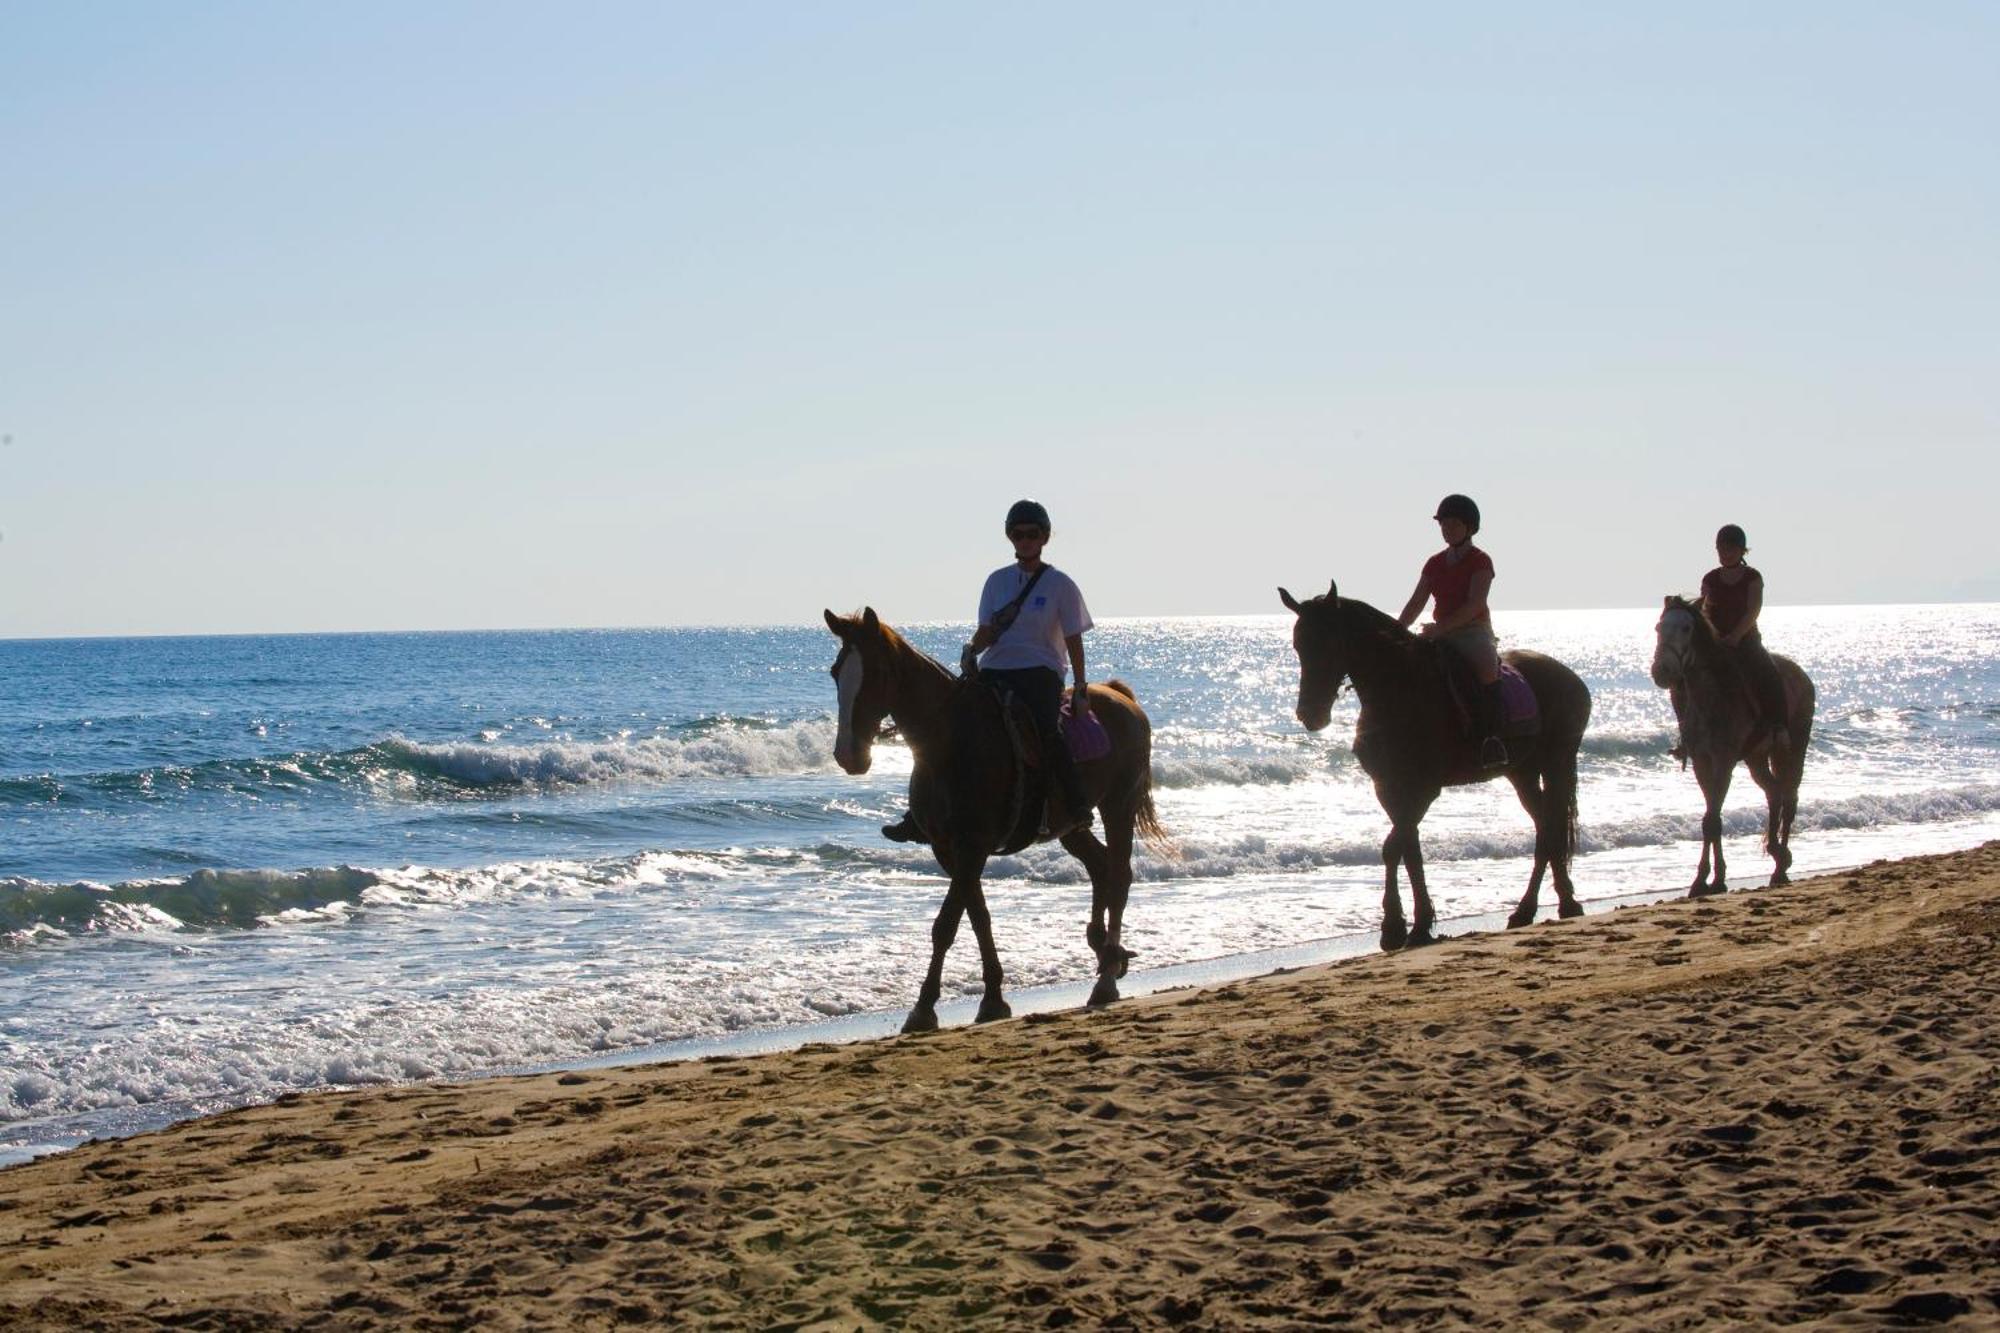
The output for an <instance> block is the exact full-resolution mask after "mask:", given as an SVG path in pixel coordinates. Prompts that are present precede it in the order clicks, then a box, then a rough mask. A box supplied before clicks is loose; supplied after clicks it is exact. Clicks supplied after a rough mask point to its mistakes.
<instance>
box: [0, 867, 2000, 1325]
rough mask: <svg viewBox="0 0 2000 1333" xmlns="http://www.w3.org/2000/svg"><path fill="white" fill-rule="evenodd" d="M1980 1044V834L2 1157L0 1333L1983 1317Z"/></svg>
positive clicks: (1990, 1161) (1992, 891) (1985, 1125)
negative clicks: (1084, 997)
mask: <svg viewBox="0 0 2000 1333" xmlns="http://www.w3.org/2000/svg"><path fill="white" fill-rule="evenodd" d="M1002 926H1003V930H1004V923H1002ZM1003 943H1004V942H1003ZM1996 1056H2000V844H1995V845H1989V846H1986V847H1983V848H1979V849H1976V850H1974V851H1970V852H1964V853H1958V854H1954V855H1948V856H1939V857H1930V858H1924V859H1919V860H1911V861H1904V862H1895V863H1882V864H1877V865H1873V866H1870V867H1867V868H1865V869H1863V870H1859V871H1855V872H1851V873H1846V874H1840V875H1834V876H1828V877H1824V878H1820V879H1816V880H1810V881H1806V882H1802V883H1800V884H1798V885H1795V886H1793V887H1790V888H1786V889H1778V890H1769V891H1763V892H1756V893H1732V894H1730V895H1729V896H1727V897H1725V898H1720V899H1714V900H1709V901H1706V902H1700V903H1693V902H1672V903H1662V904H1657V905H1653V906H1647V907H1639V908H1628V909H1624V910H1620V911H1615V912H1606V913H1603V914H1600V915H1594V916H1591V917H1587V918H1584V919H1582V920H1578V921H1570V922H1563V923H1561V924H1548V925H1543V926H1538V927H1535V928H1532V929H1529V930H1525V931H1517V932H1513V933H1511V934H1507V935H1481V936H1467V937H1462V938H1459V939H1454V940H1450V941H1447V942H1445V943H1443V944H1441V945H1439V946H1437V947H1434V948H1428V949H1424V950H1420V951H1416V952H1412V953H1408V954H1402V955H1391V956H1381V955H1377V956H1371V957H1367V958H1361V959H1355V960H1350V961H1345V962H1341V963H1337V964H1333V965H1329V966H1326V967H1321V968H1314V969H1309V970H1305V971H1300V972H1294V973H1290V974H1286V975H1279V976H1270V977H1263V978H1259V979H1256V980H1253V981H1245V982H1236V983H1232V984H1229V985H1226V986H1222V987H1219V988H1216V989H1212V990H1205V991H1199V992H1194V991H1183V992H1174V993H1168V994H1163V995H1157V996H1152V997H1148V998H1146V999H1142V1000H1139V1001H1135V1002H1130V1003H1127V1004H1124V1005H1121V1006H1119V1007H1117V1008H1115V1009H1114V1010H1112V1011H1109V1012H1106V1013H1102V1014H1086V1013H1072V1014H1060V1015H1045V1016H1038V1017H1034V1018H1029V1019H1025V1020H1022V1021H1017V1022H1009V1023H1002V1024H998V1025H994V1026H991V1027H988V1028H983V1029H977V1030H967V1029H959V1030H953V1031H947V1032H943V1033H939V1034H935V1035H931V1036H926V1037H917V1038H899V1039H895V1040H889V1041H878V1042H869V1043H864V1044H860V1045H855V1046H845V1047H838V1048H829V1047H817V1048H807V1049H805V1050H802V1051H797V1052H793V1053H788V1054H783V1055H776V1056H767V1057H760V1058H756V1059H742V1060H717V1061H709V1062H703V1063H697V1064H690V1065H680V1066H656V1067H651V1068H633V1069H622V1070H610V1071H593V1072H590V1073H587V1074H565V1075H547V1076H538V1077H533V1078H510V1079H493V1080H487V1081H483V1082H478V1083H473V1084H466V1085H460V1086H423V1087H414V1088H403V1089H397V1090H393V1091H370V1092H359V1093H340V1094H322V1095H314V1096H303V1097H292V1098H287V1099H285V1100H284V1101H282V1102H280V1103H278V1104H276V1105H272V1106H265V1107H258V1108H254V1109H250V1110H245V1111H240V1112H235V1113H232V1114H229V1115H225V1116H220V1117H216V1118H213V1119H209V1120H205V1121H199V1122H194V1123H191V1124H187V1125H183V1126H180V1127H178V1128H175V1129H173V1130H169V1131H166V1132H163V1133H158V1134H151V1135H146V1136H144V1137H140V1138H134V1139H129V1140H124V1141H120V1142H112V1143H98V1144H91V1145H87V1146H85V1147H83V1148H80V1149H78V1150H77V1151H75V1152H72V1153H68V1154H65V1155H63V1156H61V1157H57V1158H51V1159H47V1160H43V1161H39V1162H34V1163H30V1164H27V1165H24V1166H20V1167H16V1168H13V1169H10V1170H8V1171H5V1172H4V1173H0V1327H10V1328H11V1327H82V1326H90V1327H101V1328H153V1327H158V1326H160V1325H163V1324H172V1325H174V1326H176V1327H192V1328H271V1327H288V1326H307V1325H310V1326H312V1327H317V1328H343V1327H368V1326H379V1325H397V1326H404V1325H419V1326H422V1325H428V1326H433V1327H444V1326H471V1325H478V1326H480V1327H492V1328H529V1327H536V1328H540V1327H548V1326H552V1325H554V1326H573V1325H581V1326H592V1327H595V1326H610V1325H613V1324H616V1323H620V1322H638V1323H647V1322H655V1323H666V1322H688V1323H700V1324H703V1325H705V1326H709V1327H717V1328H746V1329H748V1328H756V1329H766V1328H778V1327H801V1328H802V1327H825V1328H847V1327H855V1326H868V1325H900V1326H907V1327H916V1328H946V1327H959V1326H964V1325H968V1324H971V1325H1006V1326H1010V1327H1061V1326H1063V1325H1065V1324H1070V1323H1078V1324H1086V1325H1092V1326H1097V1325H1106V1324H1109V1325H1112V1326H1125V1327H1136V1328H1165V1327H1195V1328H1255V1327H1260V1326H1268V1327H1274V1328H1275V1327H1296V1326H1300V1325H1303V1324H1311V1323H1319V1322H1325V1323H1331V1324H1339V1323H1349V1322H1362V1323H1370V1324H1373V1323H1398V1324H1406V1325H1409V1326H1413V1327H1440V1326H1442V1327H1458V1326H1482V1327H1494V1328H1518V1327H1554V1328H1570V1327H1584V1326H1589V1327H1593V1328H1597V1327H1609V1328H1618V1327H1630V1328H1645V1329H1660V1328H1676V1327H1700V1326H1708V1325H1718V1324H1752V1325H1756V1324H1769V1323H1789V1322H1795V1321H1807V1320H1825V1321H1827V1322H1828V1323H1829V1324H1830V1325H1831V1326H1835V1327H1848V1326H1854V1327H1870V1326H1878V1325H1879V1326H1888V1325H1901V1324H1908V1323H1921V1322H1932V1321H1939V1320H1953V1319H1960V1320H1963V1321H1964V1322H1965V1323H1966V1324H1967V1325H1968V1326H1976V1325H1984V1326H1988V1327H1991V1326H1995V1325H1996V1324H2000V1060H1996Z"/></svg>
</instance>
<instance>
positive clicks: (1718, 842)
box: [1688, 758, 1732, 898]
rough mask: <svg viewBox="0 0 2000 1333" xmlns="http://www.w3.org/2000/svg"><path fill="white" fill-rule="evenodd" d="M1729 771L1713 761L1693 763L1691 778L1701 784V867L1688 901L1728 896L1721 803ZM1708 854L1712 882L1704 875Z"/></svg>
mask: <svg viewBox="0 0 2000 1333" xmlns="http://www.w3.org/2000/svg"><path fill="white" fill-rule="evenodd" d="M1731 767H1732V765H1731V764H1729V763H1718V762H1716V761H1715V760H1714V759H1713V758H1705V759H1698V760H1696V761H1695V770H1694V771H1695V778H1696V780H1697V781H1699V782H1700V783H1701V795H1702V800H1703V802H1704V809H1703V810H1702V815H1701V865H1700V867H1699V868H1698V869H1697V870H1696V871H1695V877H1694V883H1693V885H1691V886H1690V887H1689V889H1688V897H1690V898H1709V897H1713V896H1714V895H1716V894H1718V893H1727V892H1729V886H1728V885H1727V884H1726V883H1724V882H1723V874H1724V871H1725V865H1724V862H1723V858H1722V802H1723V800H1724V799H1725V798H1726V797H1727V796H1728V795H1729V770H1730V768H1731ZM1711 853H1712V854H1713V855H1714V858H1715V874H1714V876H1713V878H1711V877H1710V875H1709V871H1708V867H1709V857H1710V855H1711Z"/></svg>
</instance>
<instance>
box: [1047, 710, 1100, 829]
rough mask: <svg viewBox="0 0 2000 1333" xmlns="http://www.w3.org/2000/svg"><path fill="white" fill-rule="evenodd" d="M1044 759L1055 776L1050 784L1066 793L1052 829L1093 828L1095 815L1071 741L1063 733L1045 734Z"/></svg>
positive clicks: (1051, 823)
mask: <svg viewBox="0 0 2000 1333" xmlns="http://www.w3.org/2000/svg"><path fill="white" fill-rule="evenodd" d="M1042 762H1043V764H1044V765H1045V766H1046V768H1047V771H1048V775H1049V777H1050V779H1051V781H1050V783H1049V785H1050V786H1051V787H1052V788H1054V789H1055V790H1056V791H1057V792H1059V793H1061V797H1062V812H1061V817H1060V818H1059V819H1051V820H1050V821H1049V831H1050V832H1055V831H1057V830H1058V829H1061V830H1064V831H1067V830H1070V829H1087V828H1089V827H1090V825H1091V822H1092V820H1093V818H1094V816H1093V815H1092V812H1091V808H1090V798H1089V797H1088V796H1085V795H1084V794H1083V782H1082V780H1081V779H1080V778H1079V777H1078V776H1077V772H1076V760H1075V759H1073V758H1071V757H1070V753H1069V743H1068V742H1067V741H1065V740H1064V739H1063V738H1062V736H1061V735H1060V734H1058V735H1056V736H1051V737H1044V738H1043V741H1042Z"/></svg>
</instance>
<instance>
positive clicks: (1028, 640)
mask: <svg viewBox="0 0 2000 1333" xmlns="http://www.w3.org/2000/svg"><path fill="white" fill-rule="evenodd" d="M1033 577H1034V575H1032V574H1030V573H1028V572H1027V571H1026V570H1024V569H1022V568H1021V567H1020V566H1019V565H1018V564H1014V565H1005V566H1002V567H1001V568H999V569H996V570H994V571H993V572H992V573H991V574H989V575H987V576H986V588H985V590H984V591H982V592H981V593H980V594H979V623H980V624H982V625H984V624H988V623H990V622H991V621H992V619H993V617H994V616H995V615H996V614H997V613H998V612H999V611H1000V609H1001V608H1002V607H1004V606H1006V605H1007V604H1008V603H1009V602H1011V601H1013V600H1014V599H1015V598H1016V597H1019V596H1020V595H1021V589H1022V588H1024V587H1026V586H1027V583H1028V580H1029V579H1031V578H1033ZM1090 626H1091V620H1090V608H1088V607H1086V606H1085V605H1084V604H1083V593H1082V592H1081V591H1080V590H1079V589H1078V588H1077V586H1076V582H1075V580H1073V579H1071V578H1070V576H1069V575H1067V574H1065V573H1063V572H1062V571H1061V570H1060V569H1057V568H1056V567H1055V566H1054V565H1044V566H1043V570H1042V579H1041V582H1039V583H1037V584H1036V585H1035V590H1034V591H1033V592H1031V593H1029V594H1028V600H1027V601H1025V602H1023V603H1021V614H1020V615H1019V616H1017V617H1015V620H1014V623H1013V624H1012V625H1009V626H1008V627H1007V629H1006V631H1005V632H1004V633H1002V634H1001V635H1000V638H999V640H998V641H997V642H996V643H994V644H993V645H992V646H991V647H989V648H988V649H987V650H986V651H985V652H983V653H981V654H980V655H979V665H980V666H982V667H991V668H993V669H994V670H996V671H1012V670H1017V669H1019V668H1021V667H1047V668H1049V669H1050V670H1051V671H1054V672H1055V673H1056V674H1057V675H1058V676H1064V677H1067V676H1068V675H1069V647H1068V645H1066V644H1065V643H1064V642H1063V640H1064V639H1066V638H1068V637H1069V636H1070V635H1072V634H1081V633H1083V632H1084V631H1085V630H1087V629H1089V628H1090Z"/></svg>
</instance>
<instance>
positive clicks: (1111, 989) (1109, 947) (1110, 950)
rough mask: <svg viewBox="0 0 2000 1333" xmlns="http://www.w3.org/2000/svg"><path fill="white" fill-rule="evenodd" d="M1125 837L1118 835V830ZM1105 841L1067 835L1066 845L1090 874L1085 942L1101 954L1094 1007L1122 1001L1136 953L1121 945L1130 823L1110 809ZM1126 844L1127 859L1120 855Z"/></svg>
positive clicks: (1083, 834) (1092, 996) (1129, 860)
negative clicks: (1121, 985)
mask: <svg viewBox="0 0 2000 1333" xmlns="http://www.w3.org/2000/svg"><path fill="white" fill-rule="evenodd" d="M1121 827H1122V830H1123V836H1122V838H1121V836H1120V830H1121ZM1104 836H1105V838H1106V840H1107V841H1108V842H1109V844H1110V846H1109V847H1108V848H1107V846H1106V845H1105V843H1101V842H1099V841H1098V840H1097V838H1096V837H1095V836H1094V835H1092V833H1091V832H1090V830H1088V829H1077V830H1075V831H1074V832H1071V833H1068V834H1065V835H1064V836H1063V839H1062V845H1063V846H1064V847H1065V848H1067V849H1068V850H1069V853H1070V855H1072V856H1074V857H1075V858H1076V859H1077V860H1079V861H1081V862H1083V868H1084V869H1085V870H1087V871H1089V872H1090V900H1091V901H1090V929H1089V930H1088V932H1087V936H1086V937H1087V938H1088V939H1089V941H1090V949H1091V952H1092V953H1094V954H1096V955H1097V985H1096V987H1095V988H1094V989H1093V990H1092V991H1091V992H1090V1007H1091V1008H1093V1009H1100V1008H1102V1007H1104V1006H1105V1005H1107V1004H1110V1003H1111V1002H1112V1001H1113V1000H1116V999H1117V998H1118V978H1120V977H1122V976H1124V975H1125V969H1126V966H1127V964H1128V963H1129V962H1130V961H1131V958H1132V955H1131V954H1130V953H1129V952H1128V951H1127V950H1126V949H1125V948H1124V946H1123V945H1122V943H1121V942H1120V939H1121V936H1122V934H1123V931H1124V920H1125V899H1126V895H1127V893H1128V891H1129V890H1130V889H1131V886H1132V821H1131V817H1130V816H1129V815H1126V816H1125V817H1124V818H1123V819H1122V820H1121V818H1120V816H1119V814H1118V813H1115V812H1112V811H1106V812H1105V816H1104ZM1121 845H1122V847H1123V849H1124V856H1123V858H1122V859H1121V858H1120V856H1119V848H1120V846H1121Z"/></svg>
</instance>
